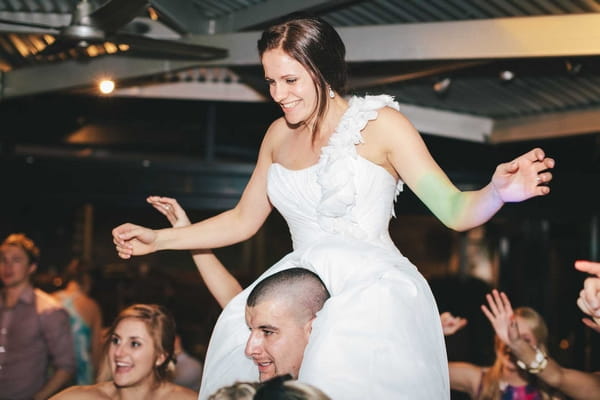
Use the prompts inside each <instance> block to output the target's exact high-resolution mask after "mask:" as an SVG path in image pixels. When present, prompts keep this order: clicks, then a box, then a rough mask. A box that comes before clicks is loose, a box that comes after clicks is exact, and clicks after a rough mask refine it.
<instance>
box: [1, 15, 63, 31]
mask: <svg viewBox="0 0 600 400" xmlns="http://www.w3.org/2000/svg"><path fill="white" fill-rule="evenodd" d="M0 24H6V25H15V26H26V27H28V28H38V29H50V30H52V31H55V32H57V31H58V30H59V29H61V28H62V26H52V25H46V24H38V23H36V22H25V21H12V20H9V19H2V18H0Z"/></svg>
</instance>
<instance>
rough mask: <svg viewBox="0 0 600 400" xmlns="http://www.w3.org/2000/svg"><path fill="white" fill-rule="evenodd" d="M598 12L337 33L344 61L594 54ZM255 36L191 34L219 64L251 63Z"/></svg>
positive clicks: (598, 47) (598, 43)
mask: <svg viewBox="0 0 600 400" xmlns="http://www.w3.org/2000/svg"><path fill="white" fill-rule="evenodd" d="M599 26H600V13H589V14H572V15H552V16H538V17H516V18H495V19H485V20H471V21H452V22H431V23H419V24H397V25H372V26H355V27H340V28H337V31H338V32H339V34H340V36H341V37H342V39H343V41H344V43H345V44H346V60H347V61H348V62H368V61H424V60H425V61H426V60H482V59H506V58H536V57H561V56H590V55H600V29H598V27H599ZM259 37H260V32H247V33H232V34H216V35H192V36H191V37H188V38H186V39H187V40H188V41H190V42H192V43H199V44H204V45H210V46H215V47H221V48H228V49H229V57H228V58H226V59H223V60H218V61H214V62H213V63H214V64H221V65H250V64H257V63H258V61H259V60H258V57H257V55H256V41H257V40H258V38H259Z"/></svg>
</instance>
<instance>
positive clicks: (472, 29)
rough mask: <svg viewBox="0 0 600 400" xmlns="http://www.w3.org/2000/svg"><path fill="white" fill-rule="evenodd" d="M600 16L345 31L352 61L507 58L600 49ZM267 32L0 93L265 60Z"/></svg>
mask: <svg viewBox="0 0 600 400" xmlns="http://www.w3.org/2000/svg"><path fill="white" fill-rule="evenodd" d="M598 26H600V13H595V14H576V15H560V16H543V17H523V18H499V19H489V20H477V21H459V22H435V23H425V24H401V25H383V26H363V27H347V28H339V29H338V30H339V32H340V35H341V36H342V39H343V40H344V41H345V43H346V47H347V57H346V59H347V61H349V62H366V61H414V60H421V61H423V60H440V59H441V60H457V59H465V60H470V59H501V58H513V57H552V56H566V55H569V56H584V55H598V54H600V29H598V28H597V27H598ZM259 35H260V33H259V32H242V33H230V34H216V35H191V36H190V37H186V38H185V42H187V43H197V44H203V45H208V46H214V47H218V48H226V49H228V50H229V56H228V57H227V58H224V59H220V60H214V61H208V62H192V61H189V62H186V61H167V60H150V59H140V58H134V57H128V58H123V57H121V56H119V57H116V56H108V57H103V58H98V59H95V60H91V61H89V62H87V63H80V62H75V61H71V62H62V63H57V64H53V65H45V66H36V67H30V68H22V69H15V70H11V71H8V72H7V73H6V74H5V81H4V86H5V87H4V92H3V93H1V94H0V95H1V96H0V98H2V97H10V96H20V95H26V94H33V93H39V92H44V91H51V90H60V89H67V88H70V87H75V86H81V85H84V86H85V85H91V84H92V83H93V82H95V81H96V79H97V77H98V75H99V73H100V72H105V74H110V75H111V76H113V77H114V78H115V79H124V78H133V77H136V76H137V77H141V76H146V75H151V74H153V73H159V72H168V71H174V70H177V69H182V68H186V67H188V66H189V67H192V66H199V65H204V66H210V65H212V66H236V65H238V66H239V65H258V64H259V59H258V55H257V53H256V41H257V39H258V37H259Z"/></svg>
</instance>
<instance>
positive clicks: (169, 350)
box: [52, 304, 197, 400]
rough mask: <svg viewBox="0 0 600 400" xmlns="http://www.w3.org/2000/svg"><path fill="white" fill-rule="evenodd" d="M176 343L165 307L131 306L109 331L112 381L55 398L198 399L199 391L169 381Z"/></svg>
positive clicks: (107, 345) (76, 388)
mask: <svg viewBox="0 0 600 400" xmlns="http://www.w3.org/2000/svg"><path fill="white" fill-rule="evenodd" d="M174 341H175V321H174V320H173V317H172V316H171V314H170V313H169V312H168V311H167V310H166V309H165V308H164V307H162V306H158V305H153V304H135V305H132V306H130V307H127V308H126V309H124V310H123V311H121V313H119V315H118V316H117V318H116V319H115V321H114V322H113V324H112V326H111V327H110V329H109V330H108V333H107V339H106V342H105V344H104V352H105V361H106V363H107V365H106V367H107V368H108V370H109V371H110V376H111V377H110V379H109V380H107V381H105V382H100V383H97V384H95V385H90V386H73V387H71V388H68V389H66V390H64V391H62V392H60V393H58V394H57V395H55V396H54V397H52V399H53V400H69V399H73V400H80V399H81V400H85V399H156V400H163V399H164V400H168V399H177V400H195V399H196V398H197V393H196V392H194V391H193V390H190V389H187V388H184V387H182V386H177V385H175V384H173V383H171V382H169V380H168V374H169V365H170V364H171V362H172V360H173V351H174V350H173V346H174Z"/></svg>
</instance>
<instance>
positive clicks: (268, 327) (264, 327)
mask: <svg viewBox="0 0 600 400" xmlns="http://www.w3.org/2000/svg"><path fill="white" fill-rule="evenodd" d="M258 329H267V330H270V331H278V330H279V328H278V327H276V326H273V325H268V324H267V325H260V326H259V327H258Z"/></svg>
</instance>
